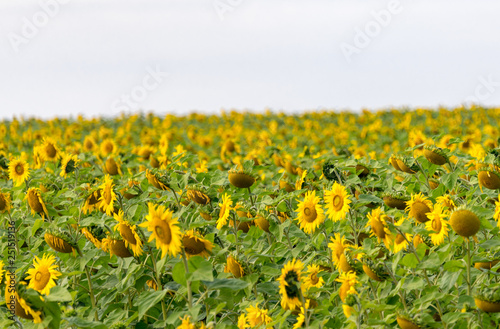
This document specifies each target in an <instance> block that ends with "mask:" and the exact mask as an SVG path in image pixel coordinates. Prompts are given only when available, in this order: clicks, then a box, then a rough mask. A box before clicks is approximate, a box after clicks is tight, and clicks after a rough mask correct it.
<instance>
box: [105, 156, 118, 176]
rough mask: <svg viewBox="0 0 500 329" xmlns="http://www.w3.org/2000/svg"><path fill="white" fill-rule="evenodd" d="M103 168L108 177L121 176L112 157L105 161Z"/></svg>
mask: <svg viewBox="0 0 500 329" xmlns="http://www.w3.org/2000/svg"><path fill="white" fill-rule="evenodd" d="M104 168H105V169H106V172H107V173H108V174H110V175H121V174H122V170H121V168H120V164H119V162H117V161H116V160H115V158H114V157H112V156H111V157H109V158H107V159H106V162H105V163H104Z"/></svg>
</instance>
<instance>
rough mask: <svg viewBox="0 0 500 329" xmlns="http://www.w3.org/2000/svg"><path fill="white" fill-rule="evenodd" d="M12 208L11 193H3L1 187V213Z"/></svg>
mask: <svg viewBox="0 0 500 329" xmlns="http://www.w3.org/2000/svg"><path fill="white" fill-rule="evenodd" d="M11 208H12V204H11V200H10V194H9V193H3V192H2V189H0V213H4V212H6V211H7V212H10V209H11ZM0 281H1V280H0Z"/></svg>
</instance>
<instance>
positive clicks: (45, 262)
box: [26, 254, 61, 295]
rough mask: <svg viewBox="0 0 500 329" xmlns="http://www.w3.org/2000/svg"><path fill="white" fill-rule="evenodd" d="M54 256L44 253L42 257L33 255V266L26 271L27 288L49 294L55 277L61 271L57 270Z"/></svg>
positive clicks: (54, 284)
mask: <svg viewBox="0 0 500 329" xmlns="http://www.w3.org/2000/svg"><path fill="white" fill-rule="evenodd" d="M55 262H56V258H55V257H54V256H53V255H48V254H44V255H43V257H42V259H40V258H38V257H37V256H35V259H34V260H33V266H34V268H30V269H28V271H27V274H28V276H27V277H26V280H29V285H28V288H32V289H35V290H36V291H38V292H39V293H41V294H43V295H49V294H50V289H51V288H52V287H55V286H56V283H55V281H54V280H55V279H57V278H58V277H59V276H60V275H61V272H59V271H57V270H56V268H57V267H58V266H57V265H56V264H54V263H55Z"/></svg>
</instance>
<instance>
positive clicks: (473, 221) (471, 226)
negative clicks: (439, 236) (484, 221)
mask: <svg viewBox="0 0 500 329" xmlns="http://www.w3.org/2000/svg"><path fill="white" fill-rule="evenodd" d="M450 225H451V228H452V229H453V231H455V233H457V234H458V235H460V236H462V237H464V238H468V237H471V236H474V235H476V233H477V232H478V231H479V228H480V227H481V221H480V220H479V217H477V215H476V214H475V213H474V212H472V211H471V210H469V209H467V208H458V209H456V210H455V211H453V212H452V213H451V216H450Z"/></svg>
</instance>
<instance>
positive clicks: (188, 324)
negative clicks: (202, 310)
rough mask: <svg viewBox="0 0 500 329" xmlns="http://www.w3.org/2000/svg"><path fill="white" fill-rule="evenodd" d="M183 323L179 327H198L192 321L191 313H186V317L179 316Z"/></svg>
mask: <svg viewBox="0 0 500 329" xmlns="http://www.w3.org/2000/svg"><path fill="white" fill-rule="evenodd" d="M179 319H180V320H181V321H182V323H181V324H180V325H179V326H177V329H196V327H195V326H194V324H193V323H191V317H190V316H189V315H185V316H184V318H179Z"/></svg>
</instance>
